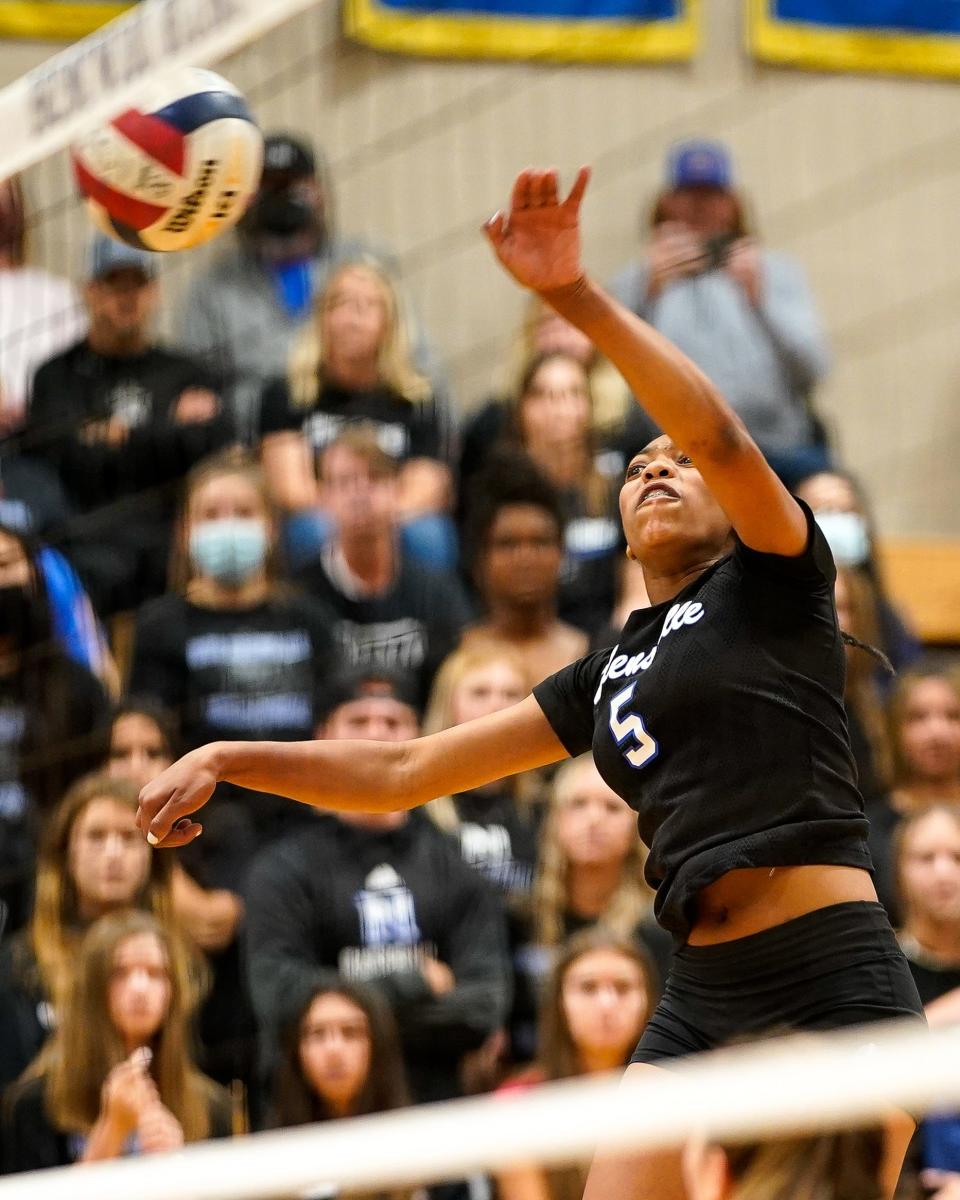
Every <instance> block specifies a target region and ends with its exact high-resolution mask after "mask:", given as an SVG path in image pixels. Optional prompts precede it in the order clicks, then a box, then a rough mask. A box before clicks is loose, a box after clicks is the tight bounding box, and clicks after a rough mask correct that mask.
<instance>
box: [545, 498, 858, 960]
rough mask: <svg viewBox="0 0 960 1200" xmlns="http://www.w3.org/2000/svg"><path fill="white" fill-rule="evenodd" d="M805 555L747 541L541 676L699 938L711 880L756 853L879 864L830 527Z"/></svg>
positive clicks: (665, 906) (682, 921)
mask: <svg viewBox="0 0 960 1200" xmlns="http://www.w3.org/2000/svg"><path fill="white" fill-rule="evenodd" d="M804 512H805V514H806V517H807V524H808V531H809V532H808V540H807V547H806V549H805V550H804V552H803V553H802V554H800V555H798V556H797V557H794V558H789V557H784V556H781V555H776V554H762V553H759V552H758V551H755V550H751V549H749V548H748V547H746V546H744V545H743V544H742V543H737V545H736V548H735V550H734V551H733V553H731V554H729V555H727V556H726V557H725V558H723V559H721V560H720V561H719V562H717V563H715V564H714V565H713V566H712V567H710V568H708V569H707V570H706V571H704V572H703V574H701V575H700V576H699V577H698V578H697V579H695V580H694V581H693V582H692V583H690V584H688V585H687V587H685V588H684V589H683V590H682V591H681V592H679V593H678V594H677V595H676V596H675V597H674V598H673V599H672V600H669V601H665V602H664V603H662V604H655V605H653V606H652V607H650V608H645V609H638V610H637V611H635V612H634V613H633V614H632V615H631V616H630V619H629V620H628V621H627V623H626V625H625V626H624V629H623V632H622V633H621V635H620V640H619V642H618V644H617V645H616V646H614V647H613V649H612V650H601V651H598V652H596V653H593V654H589V655H587V656H586V657H585V658H583V659H580V660H579V661H578V662H576V663H573V664H572V665H571V666H569V667H565V668H564V669H563V670H562V671H559V672H558V673H557V674H556V675H553V676H551V677H550V678H549V679H546V680H544V682H543V683H541V684H539V685H538V686H537V687H536V688H534V694H535V696H536V697H537V700H538V701H539V703H540V706H541V708H542V709H543V711H544V713H545V714H546V716H547V719H548V720H549V721H550V724H551V725H552V726H553V728H554V730H555V731H556V733H557V736H558V737H559V738H560V740H561V741H562V742H563V744H564V746H565V747H566V749H567V750H568V751H569V752H570V754H582V753H585V752H586V751H587V750H590V749H592V750H593V755H594V759H595V761H596V764H597V769H598V770H599V772H600V774H601V775H602V776H603V778H604V779H605V780H606V781H607V783H608V784H609V785H610V787H611V788H613V790H614V791H615V792H616V793H617V794H618V795H620V796H622V797H623V798H624V800H626V801H627V803H628V804H630V806H631V807H632V808H634V809H636V811H637V813H638V826H639V831H640V836H641V838H642V840H643V841H644V843H645V844H646V845H647V846H648V847H649V848H650V853H649V856H648V858H647V863H646V868H645V874H646V878H647V882H648V883H649V884H650V885H651V887H653V888H655V889H656V891H657V897H656V905H655V911H656V915H657V919H658V920H659V921H660V923H661V924H662V925H663V926H664V928H666V929H668V930H670V932H672V933H673V934H674V935H675V936H676V937H677V938H678V939H681V940H682V939H684V938H685V937H686V935H687V933H688V932H689V930H690V927H691V925H692V923H693V920H694V919H695V913H696V899H697V895H698V893H699V892H700V890H701V889H702V888H704V887H706V886H707V885H708V884H710V883H712V882H713V881H714V880H716V879H718V878H719V877H720V876H721V875H723V874H725V873H726V872H727V871H730V870H733V869H735V868H741V867H775V866H797V865H802V864H809V863H832V864H839V865H846V866H854V867H863V868H865V869H869V868H870V865H871V864H870V855H869V852H868V850H867V845H866V835H867V822H866V819H865V818H864V815H863V802H862V800H861V798H860V794H859V792H858V791H857V785H856V768H855V766H854V763H853V758H852V755H851V753H850V744H849V739H848V737H847V727H846V721H845V718H844V710H843V684H844V653H843V643H842V642H841V639H840V631H839V627H838V625H837V617H836V611H835V608H834V602H833V583H834V579H835V575H836V571H835V567H834V564H833V559H832V557H831V555H830V550H829V547H828V546H827V543H826V540H825V538H824V537H823V535H822V534H821V533H820V531H819V529H818V527H817V526H816V524H815V522H814V521H813V517H812V514H811V513H810V511H809V509H807V508H806V507H805V506H804Z"/></svg>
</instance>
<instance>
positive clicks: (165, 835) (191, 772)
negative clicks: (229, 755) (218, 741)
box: [137, 746, 219, 849]
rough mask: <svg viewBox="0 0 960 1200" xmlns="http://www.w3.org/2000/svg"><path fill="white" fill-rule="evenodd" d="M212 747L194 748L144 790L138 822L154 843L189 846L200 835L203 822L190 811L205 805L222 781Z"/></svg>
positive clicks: (168, 846) (141, 829) (193, 811)
mask: <svg viewBox="0 0 960 1200" xmlns="http://www.w3.org/2000/svg"><path fill="white" fill-rule="evenodd" d="M211 749H212V748H211V747H210V746H201V747H200V748H199V749H197V750H191V751H190V753H189V754H185V755H184V756H183V758H178V759H177V761H176V762H175V763H174V764H173V765H172V766H170V767H167V769H166V770H165V771H161V772H160V774H159V775H158V776H157V777H156V779H154V780H153V781H152V782H151V783H148V784H147V786H146V787H145V788H143V790H142V791H141V792H140V807H139V808H138V809H137V825H138V826H139V828H140V831H141V832H142V833H143V834H145V835H146V838H147V841H148V842H149V843H150V844H151V845H152V846H162V847H163V848H164V849H168V848H172V847H174V846H186V845H187V843H188V842H192V841H193V839H194V838H196V837H199V836H200V833H201V831H202V829H203V826H201V825H199V824H198V823H197V822H196V821H191V820H190V813H195V812H196V811H197V809H198V808H203V806H204V805H205V804H206V802H207V801H208V800H209V799H210V797H211V796H212V795H213V789H214V788H215V787H216V786H217V783H218V782H219V780H218V779H217V773H216V771H215V770H214V769H213V766H212V755H211Z"/></svg>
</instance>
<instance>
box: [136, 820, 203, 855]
mask: <svg viewBox="0 0 960 1200" xmlns="http://www.w3.org/2000/svg"><path fill="white" fill-rule="evenodd" d="M201 833H203V826H202V825H201V824H200V823H199V822H198V821H191V820H190V819H189V817H183V818H182V819H181V820H179V821H177V822H176V824H175V825H174V826H173V828H172V829H171V830H170V832H169V833H168V834H166V835H165V836H164V837H162V838H159V839H158V840H157V841H156V842H150V844H151V845H155V846H156V847H157V849H158V850H174V849H176V847H178V846H189V844H190V843H191V842H193V841H196V839H197V838H198V837H199V836H200V834H201ZM152 836H153V835H151V834H147V841H148V842H149V841H150V838H151V837H152Z"/></svg>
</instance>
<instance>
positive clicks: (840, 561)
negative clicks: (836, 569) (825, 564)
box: [814, 510, 870, 567]
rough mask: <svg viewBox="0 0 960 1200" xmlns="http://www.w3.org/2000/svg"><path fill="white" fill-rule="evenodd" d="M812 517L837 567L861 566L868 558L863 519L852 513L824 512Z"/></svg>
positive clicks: (868, 542)
mask: <svg viewBox="0 0 960 1200" xmlns="http://www.w3.org/2000/svg"><path fill="white" fill-rule="evenodd" d="M814 516H815V518H816V521H817V524H818V525H819V526H820V528H821V529H822V530H823V536H824V537H825V538H826V539H827V545H828V546H829V547H830V550H831V552H832V554H833V557H834V561H835V562H836V564H837V566H840V567H860V566H863V564H864V563H865V562H866V561H867V559H868V558H869V556H870V537H869V535H868V533H867V523H866V521H865V520H864V519H863V517H862V516H861V515H860V514H859V513H854V512H829V511H826V510H824V511H823V512H818V513H814Z"/></svg>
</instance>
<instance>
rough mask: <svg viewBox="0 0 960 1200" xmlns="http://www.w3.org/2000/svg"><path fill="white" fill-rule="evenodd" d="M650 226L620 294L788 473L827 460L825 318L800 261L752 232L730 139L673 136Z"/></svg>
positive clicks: (618, 284) (621, 280)
mask: <svg viewBox="0 0 960 1200" xmlns="http://www.w3.org/2000/svg"><path fill="white" fill-rule="evenodd" d="M649 228H650V241H649V245H648V246H647V250H646V254H645V255H644V257H643V258H641V259H640V260H639V261H638V262H635V263H632V264H631V265H630V266H628V267H626V268H625V269H624V270H623V271H621V272H620V274H619V275H618V276H617V277H616V278H615V279H614V281H613V283H612V284H611V288H612V290H613V292H614V294H615V295H616V296H617V298H618V299H619V300H621V301H622V302H623V303H624V304H626V305H627V307H629V308H631V309H632V310H633V311H634V312H636V313H638V314H639V315H640V316H642V317H643V318H644V319H645V320H646V321H648V322H650V324H652V325H654V326H655V327H656V328H657V329H659V330H660V332H661V333H663V334H664V335H665V336H666V337H668V338H670V340H671V341H672V342H674V343H675V344H676V345H677V346H678V347H679V348H680V349H681V350H683V351H684V353H686V354H687V355H689V356H690V358H692V359H693V360H694V362H695V363H696V364H697V365H698V366H699V367H701V368H702V369H703V370H704V371H705V372H706V374H707V375H709V377H710V378H711V379H712V380H713V381H714V383H716V384H717V386H718V387H719V388H720V390H721V391H722V392H723V394H724V395H725V396H726V398H727V400H728V401H729V402H730V404H731V405H732V406H733V408H734V409H736V411H737V412H738V413H739V415H740V416H741V417H742V418H743V420H744V422H745V423H746V425H747V428H748V429H749V430H750V432H751V434H752V435H753V437H754V438H755V439H756V440H757V442H758V443H759V445H760V447H761V449H762V450H763V451H764V453H765V454H766V455H767V458H768V459H769V460H770V462H771V464H772V465H773V467H774V468H775V469H776V470H777V471H778V473H779V474H781V475H782V476H783V478H784V479H785V480H786V482H787V483H788V484H790V483H793V482H794V481H795V480H796V479H798V478H800V477H801V476H802V475H804V474H809V472H810V471H811V470H822V469H823V468H824V466H826V465H827V464H828V463H829V453H828V449H827V446H826V438H825V434H824V431H823V427H822V425H821V423H820V421H819V420H818V419H817V417H816V415H815V413H814V411H813V409H812V407H811V399H812V396H813V391H814V388H815V386H816V384H817V383H818V381H819V380H820V379H821V378H822V377H823V375H824V374H825V372H826V369H827V348H826V344H825V340H824V336H823V332H822V329H821V324H820V319H819V317H818V315H817V310H816V307H815V305H814V302H813V297H812V296H811V294H810V291H809V289H808V287H807V283H806V281H805V279H804V276H803V273H802V271H801V269H800V267H799V266H798V265H797V264H796V263H795V262H794V261H793V260H792V259H790V258H789V257H788V256H787V255H785V254H782V253H780V252H779V251H775V250H768V249H766V248H765V247H762V246H761V245H760V243H759V242H758V240H757V238H756V237H755V236H754V234H753V232H752V230H751V227H750V222H749V219H748V215H747V211H746V205H745V204H744V201H743V198H742V196H741V195H740V193H739V192H738V191H737V190H736V188H735V185H734V170H733V163H732V160H731V156H730V153H729V151H728V150H727V148H726V147H725V146H724V145H722V144H721V143H720V142H714V141H705V140H699V139H698V140H690V141H683V142H679V143H677V144H676V145H674V146H673V147H671V149H670V151H669V153H668V156H667V162H666V179H665V185H664V187H663V189H662V190H661V191H660V193H659V195H658V196H657V198H656V200H655V201H654V204H653V207H652V210H651V214H650V219H649ZM638 444H642V439H641V442H639V443H638Z"/></svg>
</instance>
